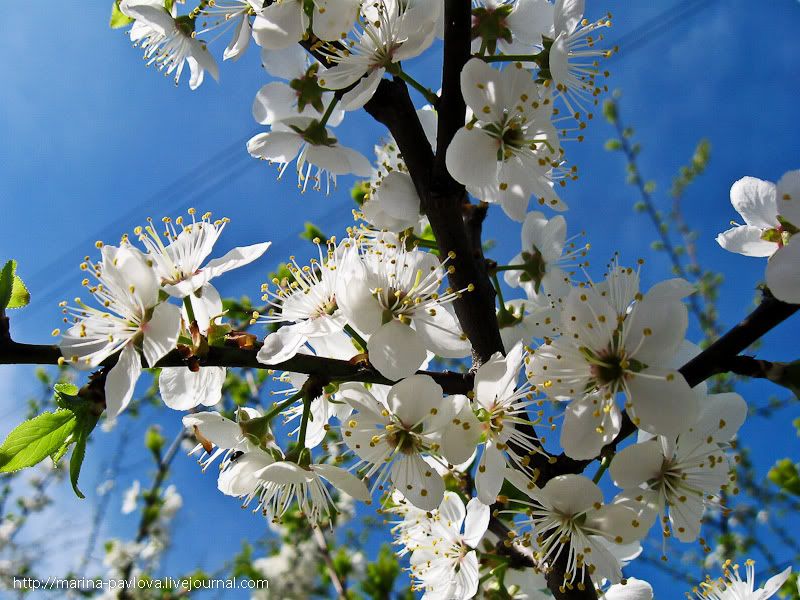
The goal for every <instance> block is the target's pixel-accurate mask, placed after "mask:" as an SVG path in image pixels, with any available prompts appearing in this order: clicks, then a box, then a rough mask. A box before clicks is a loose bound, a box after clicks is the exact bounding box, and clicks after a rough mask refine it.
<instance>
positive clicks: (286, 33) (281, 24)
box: [253, 2, 308, 50]
mask: <svg viewBox="0 0 800 600" xmlns="http://www.w3.org/2000/svg"><path fill="white" fill-rule="evenodd" d="M306 27H308V17H306V15H305V12H304V11H303V8H302V6H301V5H300V4H299V3H298V2H274V3H272V4H270V5H269V6H265V7H264V8H263V9H262V11H261V14H259V15H256V18H255V20H254V21H253V38H254V39H255V41H256V44H258V45H259V46H261V47H262V48H267V49H273V50H279V49H282V48H286V47H287V46H291V45H292V44H294V43H295V42H298V41H300V38H302V37H303V33H304V32H305V30H306Z"/></svg>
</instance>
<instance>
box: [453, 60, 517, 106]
mask: <svg viewBox="0 0 800 600" xmlns="http://www.w3.org/2000/svg"><path fill="white" fill-rule="evenodd" d="M504 84H505V81H504V75H503V72H502V71H498V70H497V69H493V68H492V67H491V65H489V63H487V62H485V61H483V60H481V59H479V58H472V59H470V60H469V62H467V64H466V65H464V68H463V69H462V70H461V93H462V94H463V95H464V101H465V102H466V103H467V106H469V107H470V108H471V109H472V112H473V114H474V115H475V116H476V117H477V118H478V119H480V120H483V121H493V122H499V121H501V120H502V118H503V110H504V109H505V107H506V104H507V103H506V98H505V94H504V91H505V90H504V88H505V87H506V86H505V85H504Z"/></svg>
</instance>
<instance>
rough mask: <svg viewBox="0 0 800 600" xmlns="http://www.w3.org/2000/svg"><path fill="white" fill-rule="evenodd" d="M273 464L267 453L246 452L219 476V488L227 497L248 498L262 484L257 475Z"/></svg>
mask: <svg viewBox="0 0 800 600" xmlns="http://www.w3.org/2000/svg"><path fill="white" fill-rule="evenodd" d="M273 462H275V461H274V459H273V458H272V456H270V455H269V454H267V453H266V452H263V451H254V452H245V453H244V454H242V455H241V456H240V457H239V458H237V459H236V460H235V461H234V462H232V463H231V464H230V465H229V466H227V467H226V468H225V470H223V471H222V472H221V473H220V474H219V478H218V479H217V488H218V489H219V491H220V492H222V493H223V494H225V495H227V496H246V495H247V494H250V493H252V492H254V491H255V489H256V487H257V486H258V484H259V483H260V482H261V481H260V479H259V478H258V477H256V473H258V472H259V471H261V470H262V469H264V468H265V467H267V466H269V465H271V464H272V463H273Z"/></svg>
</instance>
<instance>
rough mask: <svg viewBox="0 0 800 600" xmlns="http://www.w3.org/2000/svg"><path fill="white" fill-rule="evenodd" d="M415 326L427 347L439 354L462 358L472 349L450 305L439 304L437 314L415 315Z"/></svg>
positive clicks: (446, 356)
mask: <svg viewBox="0 0 800 600" xmlns="http://www.w3.org/2000/svg"><path fill="white" fill-rule="evenodd" d="M414 328H415V329H416V330H417V335H418V336H419V338H420V340H421V342H422V344H423V345H424V346H425V348H426V349H428V350H430V351H431V352H433V353H434V354H436V355H438V356H442V357H444V358H462V357H464V356H468V355H469V353H470V351H471V348H472V347H471V345H470V343H469V340H468V339H467V338H466V336H465V335H464V334H463V333H462V332H461V325H460V324H459V322H458V319H457V318H456V315H455V313H454V312H453V309H452V308H451V307H450V306H447V305H445V306H438V307H437V308H436V314H435V315H431V314H430V313H424V314H422V315H420V316H415V317H414Z"/></svg>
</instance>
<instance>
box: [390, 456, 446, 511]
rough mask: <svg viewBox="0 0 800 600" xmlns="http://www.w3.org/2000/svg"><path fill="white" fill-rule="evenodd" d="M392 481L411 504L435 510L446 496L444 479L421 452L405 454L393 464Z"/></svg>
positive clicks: (423, 508)
mask: <svg viewBox="0 0 800 600" xmlns="http://www.w3.org/2000/svg"><path fill="white" fill-rule="evenodd" d="M391 478H392V483H393V484H394V486H395V487H396V488H397V489H398V490H400V493H402V494H403V496H405V497H406V498H407V499H408V501H409V502H411V504H413V505H414V506H416V507H417V508H420V509H422V510H435V509H436V508H438V507H439V504H440V503H441V502H442V498H443V496H444V480H443V479H442V476H441V475H439V474H438V473H437V472H436V470H435V469H434V468H433V467H431V466H430V465H428V464H427V463H426V462H425V461H424V460H422V457H421V456H420V455H419V454H408V455H403V456H401V457H400V458H399V459H397V460H395V461H394V463H393V464H392V472H391Z"/></svg>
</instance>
